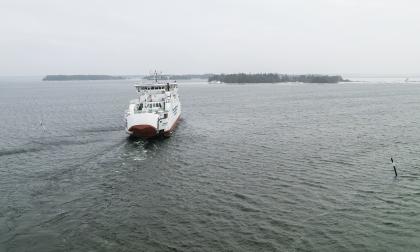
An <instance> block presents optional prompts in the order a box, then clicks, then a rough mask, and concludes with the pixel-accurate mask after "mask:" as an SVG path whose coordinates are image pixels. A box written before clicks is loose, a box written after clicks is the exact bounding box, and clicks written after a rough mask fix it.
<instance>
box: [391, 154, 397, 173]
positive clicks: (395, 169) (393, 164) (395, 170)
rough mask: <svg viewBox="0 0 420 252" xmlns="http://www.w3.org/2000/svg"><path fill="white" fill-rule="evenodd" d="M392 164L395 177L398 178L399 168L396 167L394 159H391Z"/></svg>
mask: <svg viewBox="0 0 420 252" xmlns="http://www.w3.org/2000/svg"><path fill="white" fill-rule="evenodd" d="M391 163H392V166H394V172H395V177H397V176H398V174H397V168H396V167H395V163H394V159H392V157H391Z"/></svg>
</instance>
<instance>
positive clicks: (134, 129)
mask: <svg viewBox="0 0 420 252" xmlns="http://www.w3.org/2000/svg"><path fill="white" fill-rule="evenodd" d="M180 117H181V116H178V118H177V119H176V121H175V122H174V123H173V125H172V127H171V128H170V129H169V130H165V131H163V132H159V131H158V130H157V129H156V128H155V127H153V126H151V125H134V126H131V127H130V128H129V129H128V133H129V134H130V137H135V138H142V139H152V138H156V137H159V136H163V137H170V136H171V135H172V133H173V131H174V130H175V128H176V127H177V125H178V123H179V121H180Z"/></svg>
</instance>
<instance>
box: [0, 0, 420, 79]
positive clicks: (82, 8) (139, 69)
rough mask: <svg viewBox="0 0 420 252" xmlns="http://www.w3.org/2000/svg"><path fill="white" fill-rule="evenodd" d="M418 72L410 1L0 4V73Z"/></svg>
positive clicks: (417, 18)
mask: <svg viewBox="0 0 420 252" xmlns="http://www.w3.org/2000/svg"><path fill="white" fill-rule="evenodd" d="M154 69H158V70H161V71H163V72H166V73H208V72H215V73H219V72H225V73H227V72H281V73H338V74H347V73H364V74H369V73H375V74H378V73H379V74H380V73H384V74H418V73H420V1H417V0H248V1H247V0H207V1H204V0H203V1H200V0H178V1H175V0H167V1H164V0H153V1H152V0H150V1H143V0H137V1H134V0H118V1H117V0H114V1H106V0H102V1H99V0H98V1H94V0H65V1H64V0H36V1H35V0H0V75H43V74H60V73H61V74H142V73H148V72H149V71H150V70H154Z"/></svg>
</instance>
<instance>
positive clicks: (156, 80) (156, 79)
mask: <svg viewBox="0 0 420 252" xmlns="http://www.w3.org/2000/svg"><path fill="white" fill-rule="evenodd" d="M155 82H156V83H157V82H158V77H157V71H156V70H155Z"/></svg>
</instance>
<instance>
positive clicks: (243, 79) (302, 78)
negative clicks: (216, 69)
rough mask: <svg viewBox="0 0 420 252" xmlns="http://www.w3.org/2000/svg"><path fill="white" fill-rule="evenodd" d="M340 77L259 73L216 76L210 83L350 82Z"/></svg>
mask: <svg viewBox="0 0 420 252" xmlns="http://www.w3.org/2000/svg"><path fill="white" fill-rule="evenodd" d="M348 81H349V80H345V79H343V77H341V76H340V75H319V74H302V75H290V74H276V73H257V74H246V73H237V74H215V75H212V76H210V77H209V78H208V82H223V83H281V82H302V83H339V82H348Z"/></svg>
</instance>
